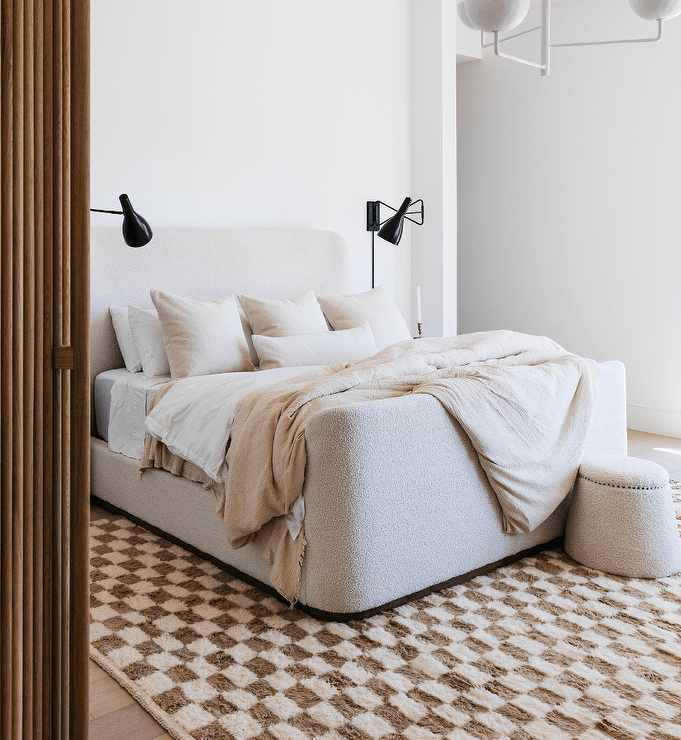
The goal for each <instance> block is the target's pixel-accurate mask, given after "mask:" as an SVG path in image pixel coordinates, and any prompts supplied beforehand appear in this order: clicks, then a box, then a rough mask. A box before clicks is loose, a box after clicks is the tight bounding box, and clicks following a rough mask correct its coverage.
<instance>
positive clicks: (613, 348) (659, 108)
mask: <svg viewBox="0 0 681 740" xmlns="http://www.w3.org/2000/svg"><path fill="white" fill-rule="evenodd" d="M655 32H656V28H655V26H654V24H650V23H645V22H644V21H641V20H640V19H638V18H637V17H636V16H635V15H634V14H633V13H632V12H631V10H630V9H629V6H628V4H627V3H623V2H621V1H620V0H571V2H564V3H554V7H553V38H554V41H555V42H556V43H560V42H562V41H578V40H595V39H600V38H617V37H629V36H634V37H636V36H649V35H655ZM512 44H514V46H512V45H511V44H509V49H508V50H509V52H510V53H521V54H522V53H527V54H531V55H533V58H535V59H537V60H538V46H537V45H536V44H537V42H536V40H534V39H532V40H516V41H514V42H512ZM679 71H681V18H677V19H675V20H672V21H669V22H668V23H667V24H666V25H665V38H664V39H663V40H662V41H661V42H658V43H656V44H635V45H624V46H610V47H590V48H575V49H556V50H554V51H553V59H552V71H551V74H550V76H548V77H541V76H540V75H539V72H538V71H536V70H533V69H530V68H526V67H522V66H520V65H515V64H514V63H512V62H508V61H506V60H502V59H498V58H496V57H494V56H493V55H492V54H491V50H486V51H485V52H484V53H483V59H482V61H479V62H469V63H466V64H462V65H459V68H458V104H459V105H458V137H459V159H458V162H459V167H458V172H459V246H458V250H459V331H461V332H465V331H477V330H485V329H492V328H500V327H506V328H511V329H516V330H519V331H524V332H530V333H535V334H545V335H549V336H551V337H553V338H554V339H556V340H557V341H558V342H560V343H561V344H562V345H563V346H564V347H566V348H567V349H569V350H570V351H573V352H576V353H578V354H581V355H585V356H591V357H594V358H596V359H598V360H606V359H620V360H622V361H624V363H625V365H626V368H627V375H628V401H629V425H630V426H631V427H633V428H638V429H643V430H645V431H654V432H659V433H664V434H671V435H673V436H679V437H681V291H680V290H679V275H681V244H680V241H681V206H680V202H681V137H680V136H679V131H680V130H681V85H679V79H678V78H679Z"/></svg>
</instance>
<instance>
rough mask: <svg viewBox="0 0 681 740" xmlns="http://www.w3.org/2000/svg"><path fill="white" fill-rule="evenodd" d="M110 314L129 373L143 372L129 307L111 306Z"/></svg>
mask: <svg viewBox="0 0 681 740" xmlns="http://www.w3.org/2000/svg"><path fill="white" fill-rule="evenodd" d="M109 313H110V314H111V323H112V324H113V328H114V333H115V334H116V341H117V342H118V347H119V349H120V350H121V355H123V362H124V363H125V367H126V368H127V369H128V372H131V373H138V372H140V371H141V370H142V361H141V360H140V356H139V354H138V352H137V347H135V340H134V338H133V336H132V331H131V329H130V321H128V307H127V306H109Z"/></svg>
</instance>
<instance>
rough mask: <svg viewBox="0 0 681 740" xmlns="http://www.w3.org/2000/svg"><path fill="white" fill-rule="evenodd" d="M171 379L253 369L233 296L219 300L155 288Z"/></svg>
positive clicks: (154, 295) (152, 297)
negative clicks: (176, 293)
mask: <svg viewBox="0 0 681 740" xmlns="http://www.w3.org/2000/svg"><path fill="white" fill-rule="evenodd" d="M151 300H152V301H153V302H154V305H155V306H156V310H157V311H158V318H159V321H160V323H161V333H162V334H163V343H164V345H165V349H166V354H167V355H168V363H169V365H170V375H171V377H172V378H187V377H189V376H192V375H211V374H213V373H232V372H239V371H243V370H253V364H252V363H251V359H250V356H249V354H248V345H247V344H246V338H245V337H244V331H243V328H242V326H241V319H240V318H239V308H238V305H237V302H236V298H235V297H234V296H228V297H227V298H220V299H218V300H216V301H197V300H195V299H194V298H182V297H180V296H176V295H172V294H170V293H164V292H163V291H162V290H152V291H151Z"/></svg>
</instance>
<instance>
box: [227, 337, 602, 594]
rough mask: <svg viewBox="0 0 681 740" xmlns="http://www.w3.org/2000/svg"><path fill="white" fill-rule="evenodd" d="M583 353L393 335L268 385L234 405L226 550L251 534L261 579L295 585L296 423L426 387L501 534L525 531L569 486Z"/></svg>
mask: <svg viewBox="0 0 681 740" xmlns="http://www.w3.org/2000/svg"><path fill="white" fill-rule="evenodd" d="M598 374H599V370H598V366H597V364H596V363H595V362H594V361H593V360H585V359H582V358H579V357H576V356H574V355H570V354H568V353H566V352H565V350H564V349H563V348H562V347H560V346H559V345H558V344H556V343H555V342H553V341H552V340H550V339H547V338H544V337H533V336H528V335H523V334H518V333H515V332H510V331H496V332H483V333H478V334H468V335H463V336H460V337H454V338H451V339H421V340H409V341H404V342H399V343H398V344H395V345H392V346H390V347H387V348H386V349H384V350H383V351H382V352H379V353H378V354H377V355H375V356H374V357H371V358H369V359H367V360H364V361H362V362H358V363H353V364H350V365H348V366H338V365H337V366H334V367H331V368H329V369H328V370H327V371H326V372H325V373H324V374H323V375H321V376H317V377H316V378H314V379H312V380H306V379H304V378H302V379H300V380H297V381H288V382H286V383H281V384H279V385H276V386H271V387H269V388H267V389H265V390H261V391H259V392H258V393H253V394H251V395H249V396H247V397H246V398H244V399H243V400H242V401H241V403H240V404H239V406H238V408H237V412H236V416H235V419H234V425H233V428H232V435H231V444H230V447H229V450H228V454H227V463H228V466H229V477H228V481H227V485H226V488H225V499H224V509H223V511H222V513H223V516H224V520H225V526H226V529H227V533H228V536H229V539H230V542H231V544H232V546H233V547H235V548H239V547H242V546H243V545H245V544H246V543H248V542H251V541H255V542H256V544H258V545H259V546H260V548H261V550H262V551H263V555H264V556H265V559H266V560H267V561H268V562H270V563H272V564H273V568H272V576H271V580H272V584H273V585H274V586H275V588H277V590H279V592H280V593H281V594H282V595H283V596H284V597H286V598H287V599H288V600H289V601H290V602H291V603H293V602H295V600H296V598H297V596H298V593H299V589H300V575H301V567H302V559H303V555H304V548H305V539H304V531H301V533H300V534H299V536H298V538H297V539H296V540H295V541H294V540H293V539H292V538H291V536H290V534H289V533H288V530H287V529H286V526H285V524H284V520H283V515H285V514H286V512H287V511H288V510H289V507H290V506H291V504H292V503H293V502H294V501H295V499H296V498H297V497H298V496H299V495H300V493H301V492H302V490H303V483H304V475H305V463H306V453H305V427H306V424H307V421H308V420H309V418H310V417H311V416H312V415H313V414H315V413H316V412H318V411H320V410H322V409H325V408H328V407H330V406H336V405H340V404H345V403H352V402H356V401H358V400H365V399H368V398H370V399H375V398H386V397H390V396H399V395H405V394H407V393H429V394H431V395H433V396H435V397H436V398H437V399H438V400H439V401H440V402H441V403H442V404H443V405H444V407H445V408H446V409H447V411H448V412H449V413H450V414H451V415H452V416H453V417H454V418H455V419H456V420H457V421H458V422H459V423H460V424H461V425H462V427H463V428H464V430H465V431H466V433H467V434H468V436H469V437H470V439H471V442H472V444H473V446H474V447H475V449H476V451H477V453H478V456H479V459H480V464H481V465H482V467H483V469H484V470H485V472H486V474H487V476H488V478H489V481H490V484H491V486H492V488H493V489H494V492H495V493H496V495H497V497H498V499H499V503H500V505H501V508H502V511H503V519H504V530H505V531H506V532H508V533H511V534H512V533H517V532H528V531H531V530H532V529H534V528H535V527H537V526H538V525H539V524H540V523H541V522H542V521H544V520H545V519H546V518H547V517H548V516H549V515H550V514H551V513H552V512H553V511H554V510H555V508H556V507H557V506H558V505H559V504H560V502H561V501H562V500H563V499H564V498H565V496H566V495H567V494H568V492H569V491H570V488H571V487H572V484H573V482H574V479H575V477H576V475H577V471H578V468H579V465H580V462H581V460H582V456H583V451H584V446H585V444H586V440H587V437H588V433H589V428H590V424H591V417H592V413H593V408H594V405H595V400H596V395H597V387H598Z"/></svg>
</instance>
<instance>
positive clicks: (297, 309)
mask: <svg viewBox="0 0 681 740" xmlns="http://www.w3.org/2000/svg"><path fill="white" fill-rule="evenodd" d="M239 302H240V303H241V307H242V308H243V310H244V313H245V314H246V317H247V318H248V323H249V324H250V325H251V329H252V330H253V334H260V335H263V336H267V337H290V336H294V335H296V334H315V333H316V332H322V331H328V330H329V327H328V326H327V324H326V319H325V318H324V314H323V313H322V309H321V308H320V307H319V303H317V299H316V297H315V294H314V293H313V292H312V291H311V290H310V291H308V292H307V293H304V294H303V295H300V296H298V297H297V298H291V299H286V300H283V301H280V300H277V299H273V298H251V297H250V296H246V295H240V296H239ZM359 323H361V322H357V323H356V324H353V326H357V325H358V324H359ZM344 328H348V329H349V328H350V327H344Z"/></svg>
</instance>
